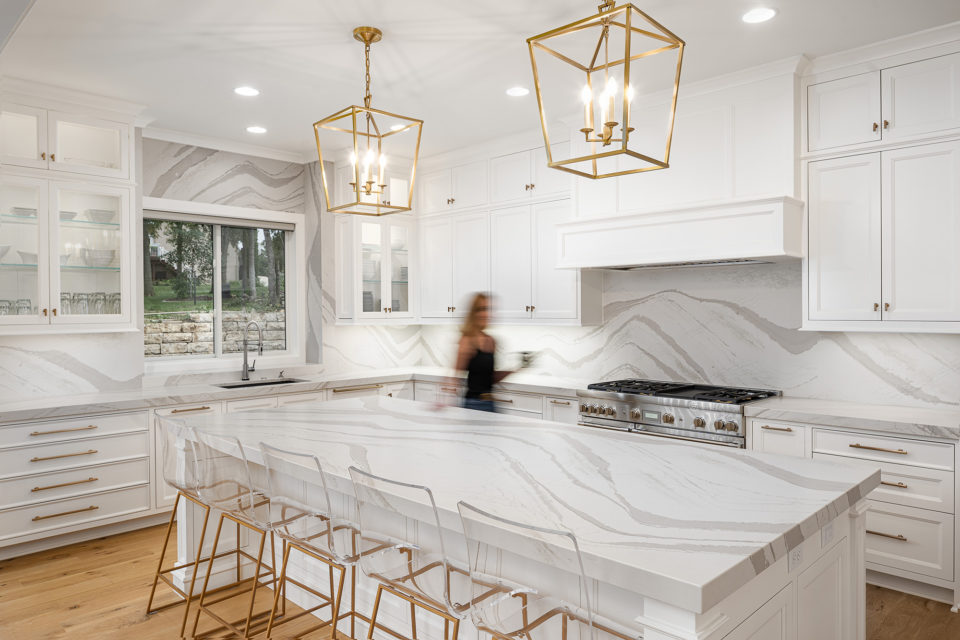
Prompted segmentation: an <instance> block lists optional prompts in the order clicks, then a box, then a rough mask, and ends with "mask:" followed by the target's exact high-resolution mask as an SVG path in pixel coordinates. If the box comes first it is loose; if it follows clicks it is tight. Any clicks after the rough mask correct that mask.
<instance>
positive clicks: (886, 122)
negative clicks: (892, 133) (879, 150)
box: [883, 120, 890, 129]
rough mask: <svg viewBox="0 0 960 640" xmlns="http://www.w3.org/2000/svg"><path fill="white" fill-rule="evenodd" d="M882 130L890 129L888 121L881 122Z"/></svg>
mask: <svg viewBox="0 0 960 640" xmlns="http://www.w3.org/2000/svg"><path fill="white" fill-rule="evenodd" d="M883 128H884V129H889V128H890V121H889V120H884V121H883Z"/></svg>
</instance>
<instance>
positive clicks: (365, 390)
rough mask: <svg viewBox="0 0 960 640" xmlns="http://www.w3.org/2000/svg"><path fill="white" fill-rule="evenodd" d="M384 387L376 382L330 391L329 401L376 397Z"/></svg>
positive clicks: (335, 388) (336, 388)
mask: <svg viewBox="0 0 960 640" xmlns="http://www.w3.org/2000/svg"><path fill="white" fill-rule="evenodd" d="M383 387H384V385H383V384H381V383H379V382H377V383H374V382H370V383H367V384H352V385H344V386H342V387H334V388H332V389H330V395H329V396H327V397H328V398H329V399H330V400H341V399H343V398H360V397H364V396H377V395H380V393H381V392H382V391H383Z"/></svg>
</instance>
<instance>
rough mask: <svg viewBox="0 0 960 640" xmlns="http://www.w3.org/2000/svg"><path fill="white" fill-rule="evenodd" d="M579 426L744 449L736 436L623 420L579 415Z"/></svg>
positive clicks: (742, 440)
mask: <svg viewBox="0 0 960 640" xmlns="http://www.w3.org/2000/svg"><path fill="white" fill-rule="evenodd" d="M579 425H580V426H581V427H591V428H594V429H611V430H614V431H624V432H627V433H635V434H637V435H642V436H654V437H657V438H668V439H671V440H683V441H684V442H694V443H697V444H710V445H715V446H721V447H733V448H735V449H743V448H745V447H746V442H745V440H744V439H743V438H739V437H737V436H729V435H720V434H716V433H703V432H702V431H687V430H686V429H671V428H670V427H663V426H659V425H658V426H652V425H646V424H637V423H633V422H625V421H623V420H613V419H610V418H598V417H595V416H585V415H581V416H580V422H579Z"/></svg>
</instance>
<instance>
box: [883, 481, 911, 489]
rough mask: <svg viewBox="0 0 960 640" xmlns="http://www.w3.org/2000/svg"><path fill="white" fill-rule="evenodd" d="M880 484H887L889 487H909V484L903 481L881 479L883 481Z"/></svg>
mask: <svg viewBox="0 0 960 640" xmlns="http://www.w3.org/2000/svg"><path fill="white" fill-rule="evenodd" d="M880 484H885V485H887V486H888V487H896V488H898V489H906V488H907V485H905V484H903V483H902V482H887V481H886V480H881V481H880Z"/></svg>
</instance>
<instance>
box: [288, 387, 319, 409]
mask: <svg viewBox="0 0 960 640" xmlns="http://www.w3.org/2000/svg"><path fill="white" fill-rule="evenodd" d="M326 399H327V395H326V392H325V391H312V392H310V393H291V394H289V395H285V396H279V397H278V398H277V406H278V407H288V406H290V405H292V404H303V403H305V402H322V401H323V400H326Z"/></svg>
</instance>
